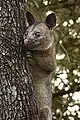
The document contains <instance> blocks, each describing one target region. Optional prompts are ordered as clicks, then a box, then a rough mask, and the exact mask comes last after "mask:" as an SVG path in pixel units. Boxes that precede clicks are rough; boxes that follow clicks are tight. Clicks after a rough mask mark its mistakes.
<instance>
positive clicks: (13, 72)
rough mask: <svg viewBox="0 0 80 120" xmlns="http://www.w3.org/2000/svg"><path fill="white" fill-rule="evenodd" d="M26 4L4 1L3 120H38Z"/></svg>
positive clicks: (0, 52)
mask: <svg viewBox="0 0 80 120" xmlns="http://www.w3.org/2000/svg"><path fill="white" fill-rule="evenodd" d="M24 7H25V1H24V0H21V1H20V0H1V1H0V120H38V114H37V107H36V100H35V94H34V87H33V82H32V75H31V72H30V69H29V66H28V63H27V66H26V65H25V58H24V57H23V55H24V52H23V51H24V50H23V38H22V36H23V34H24V30H25V11H24Z"/></svg>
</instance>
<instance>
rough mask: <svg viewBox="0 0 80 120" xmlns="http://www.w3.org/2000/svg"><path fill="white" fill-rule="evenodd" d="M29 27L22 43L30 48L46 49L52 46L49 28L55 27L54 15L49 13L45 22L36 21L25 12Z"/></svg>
mask: <svg viewBox="0 0 80 120" xmlns="http://www.w3.org/2000/svg"><path fill="white" fill-rule="evenodd" d="M27 21H28V23H29V27H28V28H27V30H26V32H25V34H24V36H23V37H24V45H25V47H27V48H28V49H30V50H47V49H48V48H50V46H52V44H53V41H54V37H52V35H51V30H52V29H53V28H54V27H55V24H56V16H55V14H54V13H51V14H50V15H48V16H47V18H46V20H45V23H38V22H37V21H36V20H35V19H34V17H33V15H32V14H31V13H30V12H27Z"/></svg>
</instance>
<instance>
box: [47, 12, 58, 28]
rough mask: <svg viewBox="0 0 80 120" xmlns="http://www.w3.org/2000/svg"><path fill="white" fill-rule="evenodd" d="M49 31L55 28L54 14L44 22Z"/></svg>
mask: <svg viewBox="0 0 80 120" xmlns="http://www.w3.org/2000/svg"><path fill="white" fill-rule="evenodd" d="M45 23H46V25H47V26H48V28H49V29H53V28H54V27H55V26H56V15H55V14H54V13H51V14H49V15H48V16H47V17H46V20H45Z"/></svg>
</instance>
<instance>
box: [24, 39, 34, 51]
mask: <svg viewBox="0 0 80 120" xmlns="http://www.w3.org/2000/svg"><path fill="white" fill-rule="evenodd" d="M24 45H25V47H27V48H29V49H31V48H33V46H32V44H31V43H30V42H29V41H28V40H27V39H25V40H24Z"/></svg>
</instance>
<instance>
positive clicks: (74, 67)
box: [26, 0, 80, 120]
mask: <svg viewBox="0 0 80 120" xmlns="http://www.w3.org/2000/svg"><path fill="white" fill-rule="evenodd" d="M26 2H27V5H26V10H29V11H30V12H31V13H32V14H33V15H34V16H35V17H36V19H37V20H40V21H41V20H42V21H44V20H45V17H46V16H47V14H49V13H51V12H54V13H55V14H56V18H57V23H56V28H55V33H56V41H57V45H56V51H57V54H56V60H57V68H56V73H55V75H54V76H53V80H52V85H53V86H52V92H53V108H52V110H53V120H79V119H80V0H35V1H34V0H27V1H26Z"/></svg>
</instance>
